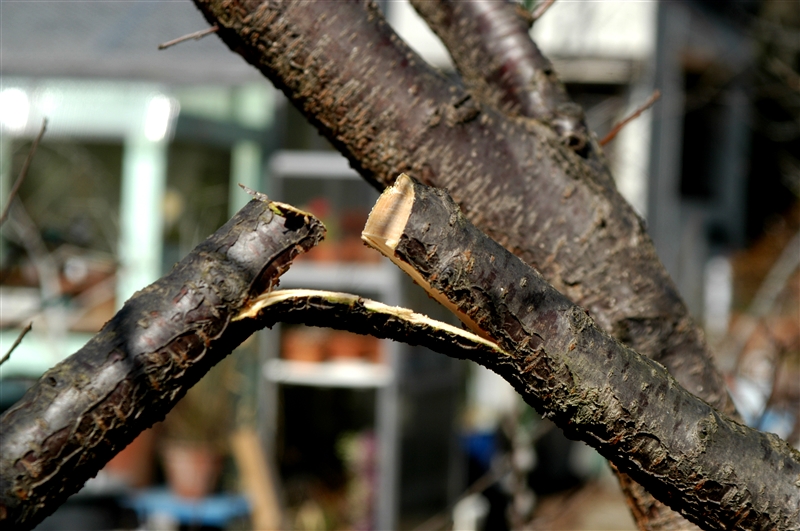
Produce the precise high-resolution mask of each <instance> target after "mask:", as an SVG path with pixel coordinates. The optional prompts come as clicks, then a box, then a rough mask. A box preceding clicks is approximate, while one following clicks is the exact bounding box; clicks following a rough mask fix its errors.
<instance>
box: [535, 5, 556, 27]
mask: <svg viewBox="0 0 800 531" xmlns="http://www.w3.org/2000/svg"><path fill="white" fill-rule="evenodd" d="M555 3H556V0H544V1H543V2H539V3H538V4H537V5H536V9H534V10H533V13H531V24H532V23H533V22H536V21H537V20H539V19H540V18H542V15H544V14H545V12H546V11H547V10H548V9H550V6H552V5H553V4H555Z"/></svg>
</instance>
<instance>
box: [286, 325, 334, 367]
mask: <svg viewBox="0 0 800 531" xmlns="http://www.w3.org/2000/svg"><path fill="white" fill-rule="evenodd" d="M323 339H324V332H322V331H321V330H313V329H309V328H290V329H289V330H286V332H284V333H283V338H282V345H281V355H282V356H283V358H284V359H287V360H291V361H305V362H317V361H322V360H323V359H324V358H325V352H324V349H323Z"/></svg>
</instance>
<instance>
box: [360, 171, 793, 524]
mask: <svg viewBox="0 0 800 531" xmlns="http://www.w3.org/2000/svg"><path fill="white" fill-rule="evenodd" d="M403 201H405V203H406V204H410V209H409V208H405V209H404V208H402V206H401V205H402V203H401V202H403ZM381 203H383V206H385V207H389V208H388V209H387V210H389V211H391V212H393V215H396V216H397V218H398V220H399V222H398V223H397V224H396V225H395V226H394V227H393V228H392V229H387V230H385V231H384V234H385V236H384V237H385V238H386V239H387V240H388V241H387V243H386V244H385V245H380V243H379V244H378V245H377V247H378V249H379V250H381V251H382V252H385V253H386V254H387V255H389V256H390V258H391V259H392V260H393V261H394V262H395V263H397V264H398V265H400V266H401V267H402V268H403V269H404V270H407V271H408V270H411V271H413V272H414V273H415V275H416V276H415V279H416V280H417V281H418V282H420V283H421V284H422V285H423V287H425V288H426V290H428V292H429V293H431V294H432V295H433V296H434V297H436V298H440V297H444V298H446V299H447V300H448V301H449V303H450V304H451V305H452V306H455V307H456V309H457V315H459V317H461V318H462V320H463V321H464V322H465V323H466V324H467V325H468V326H470V327H472V328H475V329H476V331H482V332H484V333H485V334H487V335H488V336H489V337H491V338H492V339H494V340H495V341H497V343H498V345H499V346H500V347H501V348H502V349H503V350H504V351H505V352H507V353H510V354H511V356H510V357H509V356H502V357H495V356H487V357H485V358H484V359H482V360H481V361H480V362H481V363H482V364H484V365H485V366H487V367H488V368H490V369H492V370H494V371H495V372H497V373H498V374H500V375H501V376H503V377H504V378H505V379H506V380H508V381H509V382H510V383H511V384H512V385H513V386H514V388H515V389H516V390H517V392H518V393H520V395H522V396H523V398H524V399H525V401H526V402H527V403H528V404H530V405H531V406H533V407H535V408H536V409H537V410H538V411H539V412H540V413H542V414H543V415H544V416H545V417H547V418H550V419H551V420H553V422H555V423H556V424H557V425H558V426H559V427H560V428H561V429H562V430H564V432H565V433H566V434H567V435H568V436H570V437H572V438H576V439H580V440H583V441H585V442H586V443H588V444H590V445H592V446H593V447H595V448H596V449H597V450H598V451H599V452H600V453H601V454H602V455H603V456H604V457H606V458H607V459H609V460H610V461H611V462H612V463H614V465H615V466H617V467H618V468H619V469H620V470H622V471H624V472H625V473H627V474H629V475H630V476H631V477H632V478H634V479H635V480H636V481H637V482H639V483H640V484H642V485H643V486H645V487H646V488H647V489H648V491H649V492H651V493H652V494H653V495H654V496H655V497H656V498H657V499H659V500H660V501H662V502H664V503H666V504H667V505H669V506H670V507H672V508H673V509H675V510H677V511H679V512H680V513H681V514H683V515H684V516H686V517H687V518H688V519H689V520H691V521H692V522H695V523H696V524H698V525H700V526H701V527H702V528H703V529H709V530H730V529H740V530H746V529H750V530H752V529H761V530H765V531H766V530H788V529H793V530H797V529H800V452H798V451H797V450H795V449H794V448H792V447H791V446H790V445H789V444H788V443H786V442H785V441H783V440H781V439H780V438H779V437H777V436H776V435H774V434H766V433H761V432H759V431H756V430H754V429H752V428H748V427H746V426H743V425H741V424H739V423H738V422H736V421H734V420H732V419H730V418H729V417H726V416H725V415H723V414H721V413H719V412H718V411H717V410H715V409H714V408H713V407H712V406H710V405H709V404H707V403H706V402H704V401H702V400H701V399H699V398H697V397H696V396H694V395H693V394H691V393H689V392H688V391H686V390H685V389H684V388H683V387H681V386H680V384H678V382H677V381H675V379H674V378H673V377H672V376H671V375H670V374H669V373H668V372H667V370H666V369H665V368H664V367H663V366H662V365H660V364H658V363H656V362H654V361H652V360H650V359H648V358H645V357H643V356H640V355H639V354H637V353H636V352H634V351H633V350H631V349H630V348H628V347H625V346H624V345H622V344H621V343H619V342H618V341H616V340H615V339H613V338H612V337H611V336H609V335H608V334H606V333H605V332H603V331H602V330H601V329H600V328H599V327H598V326H597V325H596V324H595V323H594V321H593V320H592V318H591V317H590V316H589V315H588V314H587V313H586V312H585V311H584V310H583V309H582V308H580V307H579V306H576V305H575V304H573V303H572V302H571V301H569V300H568V299H567V298H566V297H564V296H563V295H562V294H560V293H559V292H558V291H556V290H555V289H554V288H553V287H552V286H551V285H549V284H548V283H547V281H546V280H545V279H544V278H543V277H542V276H541V275H540V274H539V273H538V272H537V271H536V270H534V269H532V268H531V267H529V266H528V265H526V264H525V263H524V262H522V261H521V260H520V259H518V258H517V257H515V256H514V255H512V254H511V253H509V252H508V251H507V250H506V249H504V248H503V247H502V246H500V245H499V244H498V243H496V242H494V241H493V240H491V239H490V238H488V237H487V236H486V235H485V234H483V233H482V232H481V231H480V230H478V229H477V228H476V227H475V226H474V225H472V224H471V223H469V221H467V220H466V218H465V217H464V216H463V215H462V214H461V212H460V210H459V208H458V206H457V205H456V204H455V202H454V201H453V200H452V199H451V198H450V197H449V196H448V195H447V193H446V192H445V191H443V190H439V189H435V188H430V187H426V186H424V185H421V184H419V183H418V182H415V181H412V180H411V179H410V178H408V177H405V176H401V177H400V178H399V179H398V181H397V184H396V185H395V189H390V190H387V191H386V192H384V194H383V195H382V196H381V199H379V203H378V206H376V208H375V209H374V210H373V214H372V215H371V218H372V217H373V216H376V212H380V210H381V209H380V208H379V207H380V206H381ZM367 227H368V229H369V228H370V224H369V223H368V225H367ZM365 232H366V231H365ZM376 232H379V231H373V233H372V234H373V235H374V234H375V233H376ZM368 241H374V237H372V238H369V239H368ZM387 249H388V251H387Z"/></svg>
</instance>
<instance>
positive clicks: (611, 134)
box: [600, 89, 661, 146]
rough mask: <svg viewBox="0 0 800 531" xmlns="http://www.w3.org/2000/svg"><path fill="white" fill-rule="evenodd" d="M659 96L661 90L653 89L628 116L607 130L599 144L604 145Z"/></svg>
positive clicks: (650, 105)
mask: <svg viewBox="0 0 800 531" xmlns="http://www.w3.org/2000/svg"><path fill="white" fill-rule="evenodd" d="M660 97H661V91H660V90H658V89H656V90H654V91H653V94H652V95H651V96H650V97H649V98H647V101H646V102H644V103H643V104H642V105H640V106H639V108H638V109H636V110H635V111H634V112H633V113H632V114H631V115H630V116H628V117H627V118H625V119H624V120H622V121H621V122H619V123H617V125H615V126H614V127H612V128H611V131H609V132H608V134H607V135H606V136H605V137H603V140H601V141H600V145H601V146H605V145H606V144H608V143H609V142H611V141H612V140H614V137H615V136H617V133H619V132H620V131H621V130H622V128H623V127H625V126H626V125H628V122H631V121H633V120H635V119H636V118H638V117H639V115H640V114H642V113H643V112H644V111H646V110H647V109H649V108H650V107H652V106H653V104H654V103H655V102H657V101H658V99H659V98H660Z"/></svg>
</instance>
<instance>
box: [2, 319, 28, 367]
mask: <svg viewBox="0 0 800 531" xmlns="http://www.w3.org/2000/svg"><path fill="white" fill-rule="evenodd" d="M31 328H33V321H31V322H30V323H28V326H26V327H25V328H23V329H22V332H20V333H19V335H18V336H17V339H16V340H15V341H14V344H13V345H11V348H10V349H8V352H6V354H5V356H3V357H2V358H0V365H2V364H4V363H5V362H7V361H8V358H10V357H11V353H12V352H14V349H16V348H17V347H18V346H19V344H20V343H22V338H23V337H25V336H26V335H27V333H28V332H30V331H31Z"/></svg>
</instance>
